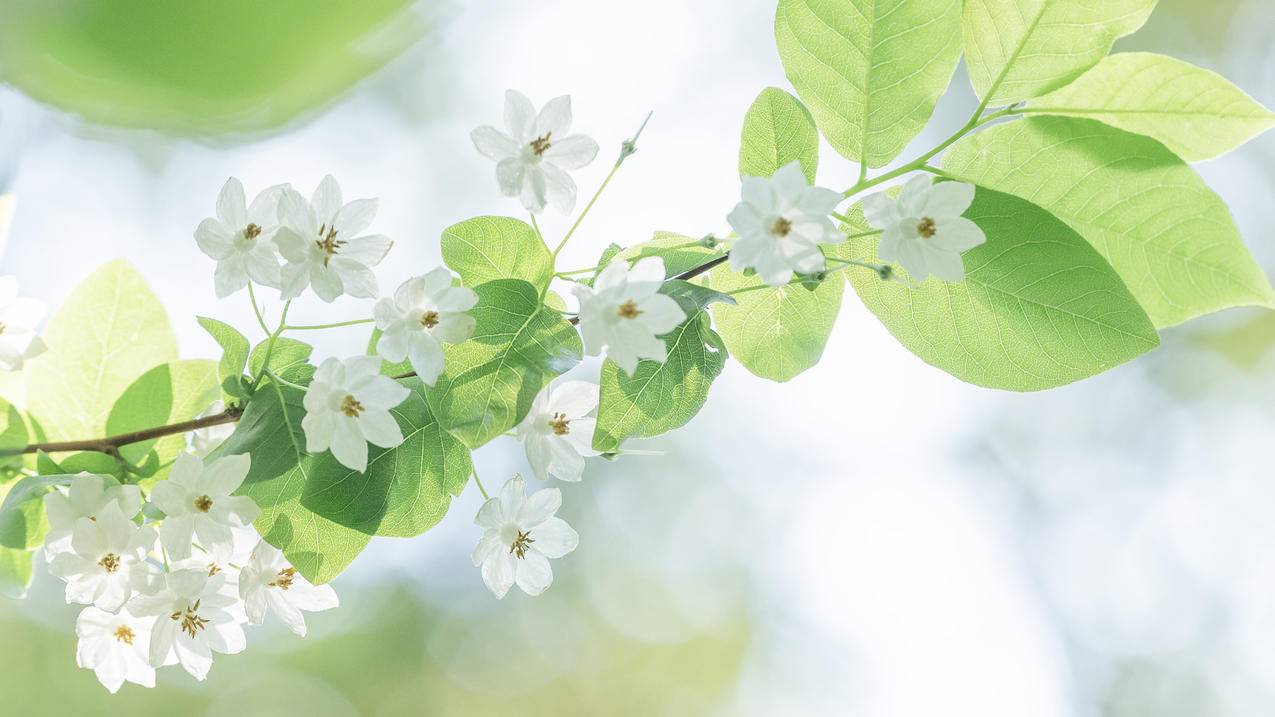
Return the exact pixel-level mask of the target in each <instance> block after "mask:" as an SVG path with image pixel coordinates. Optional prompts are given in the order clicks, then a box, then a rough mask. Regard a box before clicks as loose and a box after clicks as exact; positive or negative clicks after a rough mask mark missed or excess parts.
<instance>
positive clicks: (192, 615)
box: [169, 600, 208, 637]
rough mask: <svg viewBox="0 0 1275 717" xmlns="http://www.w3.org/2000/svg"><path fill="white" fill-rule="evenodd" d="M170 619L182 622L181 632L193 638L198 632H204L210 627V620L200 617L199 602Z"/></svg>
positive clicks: (174, 614)
mask: <svg viewBox="0 0 1275 717" xmlns="http://www.w3.org/2000/svg"><path fill="white" fill-rule="evenodd" d="M169 617H170V618H171V619H173V620H180V621H181V631H182V632H184V633H186V634H187V635H190V636H191V637H195V633H196V632H198V631H200V630H203V629H204V628H205V627H207V626H208V620H206V619H205V618H203V617H200V616H199V601H198V600H196V601H195V604H194V605H191V606H190V607H188V608H186V609H185V610H179V611H177V612H175V613H173V614H172V615H169Z"/></svg>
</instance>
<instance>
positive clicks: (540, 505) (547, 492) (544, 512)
mask: <svg viewBox="0 0 1275 717" xmlns="http://www.w3.org/2000/svg"><path fill="white" fill-rule="evenodd" d="M561 507H562V491H560V490H558V489H557V488H545V489H542V490H538V491H536V492H535V493H532V494H531V495H529V496H527V500H526V501H524V502H523V504H522V505H521V506H520V507H519V508H518V513H517V515H516V516H515V517H514V522H515V523H517V524H518V525H521V526H524V527H526V526H534V525H539V524H540V523H543V522H544V521H545V520H547V519H548V518H549V517H550V516H552V515H553V514H554V513H556V512H558V509H559V508H561Z"/></svg>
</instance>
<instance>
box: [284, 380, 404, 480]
mask: <svg viewBox="0 0 1275 717" xmlns="http://www.w3.org/2000/svg"><path fill="white" fill-rule="evenodd" d="M380 371H381V357H379V356H355V357H354V358H349V359H346V360H345V361H342V360H340V359H336V358H329V359H327V360H326V361H324V362H323V363H322V364H320V365H319V370H318V371H315V372H314V380H313V381H311V382H310V386H309V388H308V389H307V390H306V392H305V399H304V400H303V401H302V403H303V405H304V406H305V411H306V413H305V418H303V419H301V428H302V430H304V431H305V449H306V450H307V451H308V452H310V453H322V452H323V451H326V450H328V449H329V448H330V449H332V455H333V457H335V458H336V459H337V460H338V461H340V462H341V464H342V465H344V466H346V467H348V468H353V469H354V470H356V471H358V472H360V473H362V472H363V471H365V470H367V444H368V443H372V444H374V445H377V446H380V447H381V448H393V447H394V446H397V445H398V444H400V443H402V442H403V432H402V431H401V430H400V429H399V427H398V422H396V421H395V420H394V416H392V415H390V409H391V408H394V407H395V406H397V405H398V404H400V403H402V402H403V401H404V400H405V399H406V398H407V396H408V394H410V393H411V391H409V390H408V389H407V387H406V386H403V385H401V384H399V383H398V382H397V381H395V380H394V379H392V378H390V377H388V376H382V375H381V373H380Z"/></svg>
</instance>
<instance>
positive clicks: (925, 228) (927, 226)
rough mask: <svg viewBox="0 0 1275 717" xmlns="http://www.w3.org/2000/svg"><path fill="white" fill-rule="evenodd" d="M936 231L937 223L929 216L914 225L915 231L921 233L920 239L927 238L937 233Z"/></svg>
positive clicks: (937, 229)
mask: <svg viewBox="0 0 1275 717" xmlns="http://www.w3.org/2000/svg"><path fill="white" fill-rule="evenodd" d="M938 232H939V228H938V225H937V224H935V223H934V220H933V219H930V218H929V217H925V218H923V219H922V220H921V223H920V224H917V225H916V233H917V234H919V235H921V238H922V239H929V238H931V237H933V236H934V235H935V234H938Z"/></svg>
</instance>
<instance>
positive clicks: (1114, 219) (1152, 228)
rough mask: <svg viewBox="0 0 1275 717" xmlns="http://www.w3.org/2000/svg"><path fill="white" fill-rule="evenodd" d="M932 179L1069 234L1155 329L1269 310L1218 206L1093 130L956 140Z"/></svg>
mask: <svg viewBox="0 0 1275 717" xmlns="http://www.w3.org/2000/svg"><path fill="white" fill-rule="evenodd" d="M943 168H944V171H946V172H947V173H949V174H951V175H952V176H953V177H955V178H957V179H959V180H961V181H965V182H971V183H974V184H978V185H980V186H984V187H988V188H990V189H995V190H998V191H1001V192H1006V193H1008V194H1013V195H1015V196H1018V197H1021V198H1023V199H1026V200H1028V201H1030V202H1032V203H1034V204H1036V205H1038V206H1040V207H1042V208H1044V209H1046V210H1047V211H1049V212H1050V213H1052V214H1053V215H1054V216H1056V217H1058V218H1059V219H1062V220H1063V221H1064V222H1066V223H1067V224H1069V225H1070V226H1071V228H1072V229H1075V230H1076V231H1077V232H1078V233H1079V234H1080V235H1081V236H1082V237H1084V238H1085V239H1087V240H1089V243H1090V244H1093V245H1094V247H1095V248H1096V249H1098V251H1099V252H1100V253H1102V255H1103V256H1104V257H1106V259H1107V261H1108V262H1109V263H1110V264H1111V265H1112V266H1113V267H1115V269H1116V272H1117V273H1119V274H1120V277H1121V278H1122V279H1123V280H1124V282H1125V285H1127V286H1128V287H1129V290H1130V291H1132V292H1133V295H1134V296H1135V297H1136V298H1137V299H1138V302H1139V303H1140V304H1142V308H1144V309H1146V312H1147V314H1148V315H1149V316H1150V317H1151V319H1152V321H1154V322H1155V324H1156V326H1158V327H1161V328H1164V327H1166V326H1173V325H1176V324H1179V323H1182V322H1183V321H1186V320H1188V319H1191V318H1194V317H1196V316H1200V315H1201V314H1207V313H1209V312H1212V311H1218V310H1220V309H1225V308H1228V307H1231V306H1242V305H1261V306H1270V305H1271V303H1272V301H1273V300H1275V294H1272V291H1271V286H1270V284H1269V283H1268V282H1267V280H1266V276H1265V275H1264V274H1263V273H1262V270H1261V269H1259V268H1258V266H1257V264H1256V263H1255V262H1254V260H1253V257H1252V256H1251V255H1250V254H1249V252H1248V250H1247V249H1246V248H1245V247H1244V243H1243V241H1242V240H1241V239H1240V235H1239V231H1238V230H1237V229H1236V227H1235V222H1234V220H1232V218H1231V214H1230V211H1229V210H1228V209H1227V208H1226V205H1225V204H1223V203H1222V200H1221V199H1220V198H1219V197H1218V196H1217V195H1216V194H1214V193H1213V192H1212V191H1211V190H1210V189H1209V188H1208V187H1207V186H1205V184H1204V182H1203V181H1201V180H1200V178H1199V177H1198V176H1197V175H1196V174H1195V172H1193V171H1192V170H1191V168H1190V167H1188V166H1187V165H1186V164H1185V163H1183V162H1182V160H1181V159H1179V158H1178V157H1177V156H1175V155H1174V154H1173V153H1172V152H1170V151H1169V150H1168V149H1166V148H1165V147H1164V145H1162V144H1160V143H1159V142H1157V141H1155V140H1153V139H1148V138H1146V137H1141V136H1139V135H1135V134H1130V133H1128V132H1124V131H1122V130H1119V129H1115V128H1113V127H1108V126H1107V125H1104V124H1101V123H1099V122H1095V121H1093V120H1085V119H1076V118H1069V117H1032V118H1029V119H1025V120H1021V121H1018V122H1011V123H1008V124H1004V125H1000V126H996V127H993V128H991V129H989V130H987V131H985V132H981V133H979V134H976V135H973V136H970V137H967V138H966V139H964V140H962V141H961V142H959V143H957V144H956V145H955V146H953V147H952V149H951V150H949V151H948V153H947V155H946V157H944V160H943Z"/></svg>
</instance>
